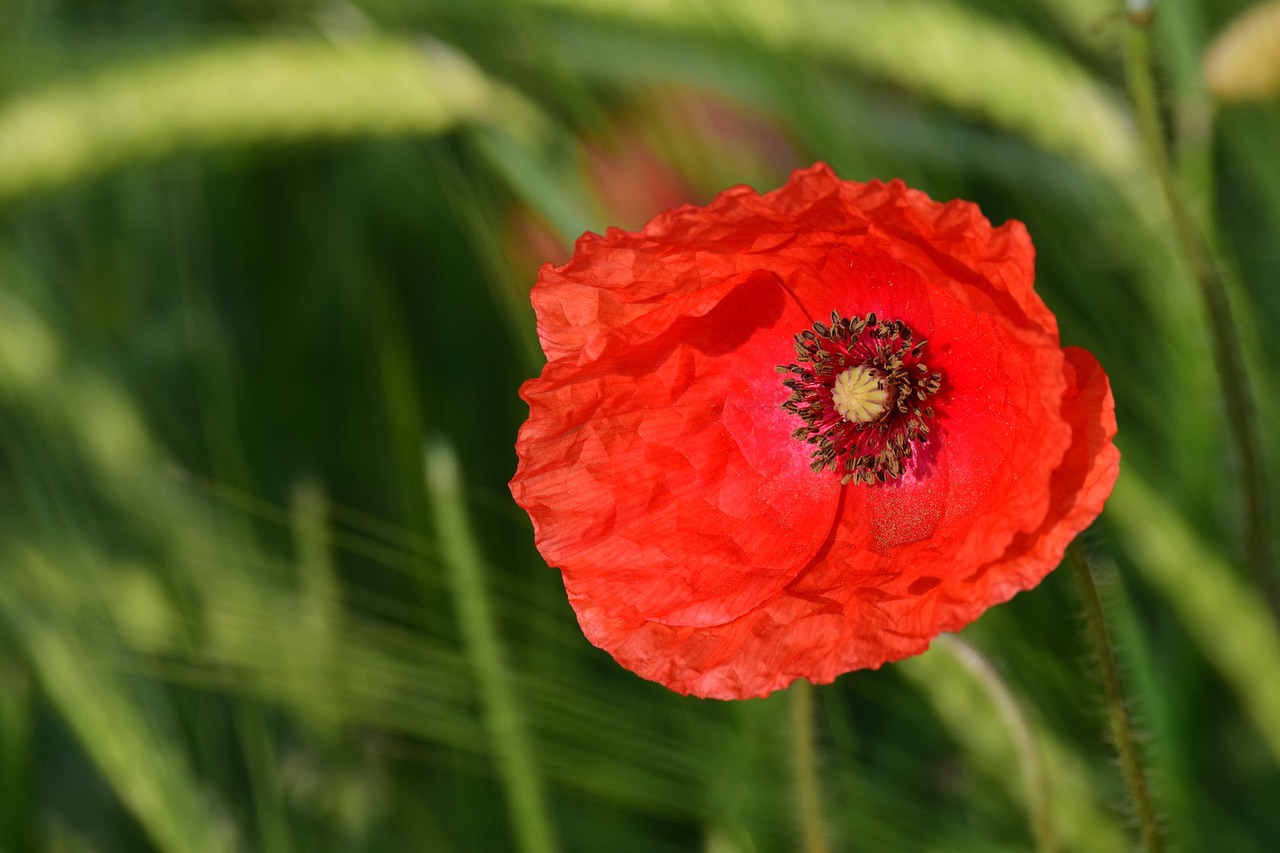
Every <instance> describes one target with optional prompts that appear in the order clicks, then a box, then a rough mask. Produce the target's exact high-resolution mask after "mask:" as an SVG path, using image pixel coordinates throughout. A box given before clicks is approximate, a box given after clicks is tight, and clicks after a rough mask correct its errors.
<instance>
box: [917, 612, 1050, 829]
mask: <svg viewBox="0 0 1280 853" xmlns="http://www.w3.org/2000/svg"><path fill="white" fill-rule="evenodd" d="M934 645H936V646H941V647H943V648H944V649H946V650H947V651H948V652H950V653H951V655H952V656H953V657H954V658H955V659H956V661H958V662H959V663H960V665H961V666H963V667H964V668H965V669H966V670H967V671H968V672H969V674H970V675H972V676H973V677H974V679H975V680H977V682H978V683H979V684H981V685H982V687H983V689H984V690H986V692H987V696H988V697H990V699H991V701H992V702H993V703H994V704H995V706H996V710H997V712H998V713H999V714H1000V717H1001V719H1002V720H1003V721H1004V724H1005V726H1006V727H1007V728H1008V730H1009V733H1010V734H1011V735H1012V737H1013V743H1014V747H1015V748H1016V749H1017V751H1018V758H1019V760H1020V761H1021V764H1022V778H1023V784H1024V785H1025V786H1026V791H1027V811H1028V812H1030V815H1031V831H1032V834H1033V835H1034V836H1035V839H1036V853H1054V851H1056V850H1057V849H1058V845H1057V842H1056V841H1055V840H1054V831H1053V809H1052V808H1051V803H1052V798H1051V793H1050V790H1049V777H1048V775H1047V774H1046V773H1045V770H1044V761H1043V760H1041V757H1040V748H1039V746H1038V745H1037V744H1036V737H1035V734H1034V733H1033V732H1032V731H1031V724H1030V723H1029V722H1028V721H1027V715H1026V714H1025V713H1024V712H1023V710H1022V705H1021V703H1019V701H1018V698H1017V697H1016V696H1014V695H1013V691H1012V690H1010V689H1009V685H1007V684H1006V683H1005V681H1004V679H1003V678H1001V677H1000V673H999V672H997V671H996V668H995V667H994V666H992V665H991V662H990V661H989V660H987V658H986V657H984V656H983V655H982V653H981V652H979V651H978V650H977V649H975V648H974V647H973V646H971V645H969V644H968V643H966V642H965V641H964V640H962V639H960V637H959V636H957V635H956V634H943V635H942V636H940V637H938V639H937V640H935V641H934Z"/></svg>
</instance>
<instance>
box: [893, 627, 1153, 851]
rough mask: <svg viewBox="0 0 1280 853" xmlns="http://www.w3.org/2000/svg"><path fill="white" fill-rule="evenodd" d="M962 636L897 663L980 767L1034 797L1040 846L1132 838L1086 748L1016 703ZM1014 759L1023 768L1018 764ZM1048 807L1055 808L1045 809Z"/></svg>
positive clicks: (1100, 845) (1104, 844)
mask: <svg viewBox="0 0 1280 853" xmlns="http://www.w3.org/2000/svg"><path fill="white" fill-rule="evenodd" d="M957 642H958V641H957V640H956V639H954V638H945V637H944V638H943V639H942V640H941V641H940V642H938V643H935V648H934V649H932V650H930V651H929V652H927V653H925V654H923V655H920V656H918V657H914V658H908V659H906V660H903V661H899V662H898V663H897V664H895V666H896V667H897V668H898V669H899V670H900V671H901V672H902V673H903V674H904V675H906V676H907V677H908V678H909V679H910V680H911V682H912V683H913V684H915V686H916V688H917V689H919V690H920V691H921V692H922V693H923V694H924V695H925V696H926V697H927V698H928V700H929V702H930V704H931V705H932V706H933V708H934V710H935V712H936V713H937V714H938V715H939V717H940V718H941V719H942V721H943V723H944V724H945V725H946V726H947V729H948V730H949V731H950V732H951V734H952V736H953V737H955V738H956V740H957V742H958V743H960V745H961V746H962V747H964V748H965V750H966V751H967V753H968V755H969V760H970V761H971V762H972V764H973V766H974V768H975V769H977V770H979V771H980V772H983V773H984V774H986V775H987V776H988V777H989V778H990V779H991V780H992V781H994V782H995V783H997V784H999V785H1000V786H1002V787H1004V788H1005V790H1006V791H1007V793H1008V795H1009V796H1010V798H1011V799H1013V800H1014V801H1015V802H1016V801H1021V802H1023V803H1025V804H1026V808H1027V810H1028V814H1029V815H1030V817H1031V823H1032V825H1033V827H1034V829H1033V831H1032V833H1031V834H1032V836H1033V837H1035V838H1036V840H1037V844H1038V845H1039V846H1038V849H1063V850H1119V849H1124V848H1125V847H1126V846H1128V843H1129V842H1128V840H1127V839H1126V837H1125V833H1124V831H1123V830H1122V829H1121V827H1120V824H1119V823H1118V822H1117V821H1116V820H1114V819H1113V818H1112V817H1111V816H1109V815H1108V814H1107V810H1106V805H1105V804H1104V803H1102V802H1100V800H1099V794H1098V792H1097V791H1096V790H1095V789H1094V785H1093V780H1092V778H1091V776H1090V773H1089V770H1088V768H1087V766H1086V764H1085V763H1084V761H1083V760H1082V758H1081V756H1080V755H1079V754H1078V753H1076V752H1075V751H1073V749H1072V747H1071V745H1069V744H1067V743H1065V742H1063V741H1062V740H1060V739H1059V738H1057V737H1055V736H1054V735H1053V733H1051V732H1049V731H1048V730H1046V729H1044V728H1043V727H1042V726H1040V725H1038V724H1037V723H1036V722H1035V721H1034V719H1033V718H1031V717H1029V716H1027V714H1026V713H1025V712H1023V711H1022V710H1021V709H1020V708H1018V709H1017V710H1011V708H1010V703H1016V699H1015V698H1014V697H1013V695H1012V694H1011V693H1010V692H1009V690H1008V687H1007V686H1006V685H1004V684H1003V682H1002V681H993V680H992V679H991V676H992V675H993V674H994V672H993V671H992V670H990V669H989V664H986V665H982V664H978V665H976V666H975V665H974V662H973V661H972V660H971V659H970V660H966V659H965V658H964V655H966V652H965V651H962V650H961V649H960V648H959V647H958V646H957V645H956V643H957ZM966 647H967V646H966ZM1024 727H1025V728H1024ZM1037 765H1039V769H1037ZM1013 767H1019V768H1021V773H1020V774H1015V773H1012V772H1010V768H1013ZM1041 774H1043V776H1042V777H1041ZM1046 788H1047V790H1048V795H1047V797H1046V796H1045V789H1046ZM1038 801H1039V802H1038ZM1046 807H1047V809H1048V814H1047V815H1045V814H1042V812H1043V810H1044V809H1045V808H1046ZM1050 822H1051V823H1052V826H1053V830H1052V835H1053V837H1054V838H1056V839H1057V840H1056V842H1055V843H1051V844H1046V841H1045V840H1044V839H1045V838H1046V837H1047V836H1049V835H1050V831H1049V830H1048V828H1047V827H1045V826H1044V825H1045V824H1047V823H1050Z"/></svg>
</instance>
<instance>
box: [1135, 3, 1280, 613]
mask: <svg viewBox="0 0 1280 853" xmlns="http://www.w3.org/2000/svg"><path fill="white" fill-rule="evenodd" d="M1151 20H1152V4H1151V3H1147V2H1142V3H1131V8H1130V13H1129V21H1130V24H1131V26H1130V27H1129V38H1128V43H1127V44H1128V47H1127V51H1126V56H1125V70H1126V76H1127V79H1128V88H1129V97H1130V99H1131V100H1132V101H1133V110H1134V115H1135V117H1136V119H1137V122H1138V131H1139V133H1140V134H1141V136H1142V139H1143V142H1144V143H1145V145H1146V147H1147V152H1148V156H1150V158H1151V162H1152V164H1153V165H1154V166H1155V170H1156V174H1157V176H1158V177H1159V180H1160V186H1161V189H1162V190H1163V192H1164V197H1165V201H1166V203H1167V204H1168V206H1169V214H1170V217H1171V219H1172V222H1173V228H1174V235H1175V237H1176V239H1177V245H1178V248H1179V249H1180V250H1181V252H1182V255H1183V258H1184V260H1185V261H1186V263H1187V265H1188V267H1189V268H1190V270H1191V273H1192V276H1193V277H1194V278H1195V281H1196V284H1197V285H1198V287H1199V289H1200V295H1201V297H1202V298H1203V300H1204V305H1205V310H1206V312H1207V313H1208V318H1209V331H1210V337H1211V339H1212V341H1213V355H1214V364H1215V366H1216V367H1217V371H1218V381H1219V383H1220V384H1221V386H1222V394H1223V397H1224V398H1225V403H1226V409H1227V412H1226V414H1227V425H1228V429H1229V430H1230V433H1231V438H1232V442H1233V443H1234V445H1235V450H1236V455H1237V458H1238V461H1239V468H1240V471H1239V476H1240V493H1241V497H1242V502H1243V507H1242V509H1243V513H1242V514H1243V516H1244V518H1243V521H1244V544H1245V557H1246V561H1247V563H1248V566H1249V570H1250V572H1251V573H1252V574H1253V578H1254V582H1255V583H1256V584H1257V585H1258V588H1259V589H1260V590H1261V592H1262V594H1263V597H1264V598H1265V600H1266V602H1267V604H1268V606H1269V607H1270V609H1271V616H1272V618H1273V619H1274V620H1275V621H1276V624H1277V625H1278V626H1280V587H1277V584H1276V581H1275V578H1274V577H1273V575H1272V567H1271V553H1270V550H1271V543H1270V536H1269V531H1268V527H1269V524H1270V509H1269V507H1268V495H1267V480H1266V471H1265V467H1264V461H1263V458H1262V441H1261V438H1260V436H1259V433H1258V421H1257V415H1256V413H1255V410H1254V405H1253V397H1252V394H1251V392H1250V390H1249V377H1248V372H1247V370H1246V367H1245V359H1244V353H1243V351H1242V350H1241V347H1240V336H1239V333H1238V331H1237V329H1236V324H1235V320H1234V319H1233V318H1232V315H1231V303H1230V300H1229V298H1228V296H1227V287H1226V283H1225V281H1224V279H1223V275H1222V271H1221V270H1220V269H1219V267H1218V265H1217V264H1216V263H1215V261H1214V258H1213V256H1212V254H1211V253H1210V251H1209V240H1208V237H1207V236H1206V234H1205V233H1204V231H1203V230H1202V229H1201V227H1200V226H1199V225H1198V224H1197V222H1196V220H1195V218H1194V217H1193V216H1192V214H1191V210H1190V207H1189V206H1188V204H1187V201H1186V199H1185V197H1184V196H1183V193H1182V189H1181V186H1180V185H1179V184H1178V181H1177V179H1176V178H1175V177H1174V173H1173V166H1172V163H1171V158H1170V153H1169V150H1168V147H1167V142H1166V138H1165V135H1164V131H1163V128H1162V127H1161V124H1160V113H1159V104H1158V101H1157V98H1156V86H1155V79H1154V77H1153V75H1152V71H1151Z"/></svg>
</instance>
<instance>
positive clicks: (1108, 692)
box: [1067, 544, 1165, 853]
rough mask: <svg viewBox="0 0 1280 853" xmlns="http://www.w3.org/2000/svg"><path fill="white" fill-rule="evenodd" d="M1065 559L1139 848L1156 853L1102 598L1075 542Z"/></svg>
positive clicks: (1158, 838)
mask: <svg viewBox="0 0 1280 853" xmlns="http://www.w3.org/2000/svg"><path fill="white" fill-rule="evenodd" d="M1067 562H1068V563H1070V564H1071V571H1072V574H1074V575H1075V577H1076V584H1077V586H1079V587H1080V600H1081V602H1082V603H1083V605H1084V620H1085V630H1086V632H1087V633H1088V635H1089V645H1091V646H1092V647H1093V653H1094V656H1095V657H1096V658H1097V659H1098V673H1099V675H1100V676H1101V678H1102V691H1103V697H1104V700H1105V702H1106V708H1107V722H1108V724H1109V725H1110V728H1111V739H1112V741H1113V742H1114V744H1115V748H1116V753H1117V754H1118V756H1119V758H1120V768H1121V770H1122V771H1123V772H1124V781H1125V784H1126V785H1127V786H1128V788H1129V797H1130V799H1131V800H1132V801H1133V811H1134V815H1135V816H1136V818H1137V821H1138V827H1139V828H1140V829H1141V831H1142V849H1143V850H1145V851H1146V853H1159V851H1163V850H1164V849H1165V848H1164V838H1163V836H1162V835H1161V834H1160V825H1159V822H1158V821H1157V820H1156V812H1155V808H1154V807H1153V805H1152V803H1151V790H1150V786H1149V785H1148V783H1147V775H1146V771H1145V770H1144V769H1143V766H1142V759H1141V757H1140V756H1139V754H1138V742H1137V739H1136V738H1135V737H1134V734H1133V724H1132V722H1131V721H1130V719H1129V709H1128V707H1126V705H1125V699H1124V685H1123V684H1122V683H1121V681H1120V672H1119V670H1118V669H1117V667H1116V658H1115V654H1114V653H1113V651H1112V648H1111V638H1110V637H1109V636H1108V634H1107V623H1106V618H1105V616H1104V615H1103V612H1102V599H1101V598H1099V596H1098V587H1097V585H1096V584H1095V583H1094V580H1093V570H1092V569H1090V568H1089V561H1088V560H1087V559H1085V556H1084V554H1083V553H1082V552H1081V551H1080V546H1079V545H1076V544H1072V545H1071V547H1070V548H1068V549H1067Z"/></svg>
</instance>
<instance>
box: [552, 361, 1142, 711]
mask: <svg viewBox="0 0 1280 853" xmlns="http://www.w3.org/2000/svg"><path fill="white" fill-rule="evenodd" d="M1065 352H1066V355H1067V358H1066V361H1065V363H1064V365H1063V379H1064V381H1065V384H1066V392H1065V394H1064V396H1063V398H1062V401H1061V416H1062V418H1063V420H1064V421H1066V422H1067V423H1068V424H1070V426H1071V444H1070V446H1069V447H1068V449H1067V452H1066V453H1065V454H1064V455H1063V457H1062V459H1061V461H1060V463H1059V464H1058V466H1057V467H1056V468H1055V469H1054V470H1053V471H1052V472H1051V475H1050V477H1051V481H1052V486H1053V493H1054V498H1053V500H1052V501H1051V505H1050V507H1049V511H1048V513H1047V514H1046V515H1045V516H1044V517H1043V519H1041V520H1040V522H1039V523H1038V524H1037V525H1036V526H1034V527H1032V528H1028V529H1025V530H1023V531H1020V533H1019V535H1018V536H1016V537H1015V539H1014V541H1012V542H1011V543H1010V544H1009V546H1008V547H1007V548H1006V550H1005V552H1004V553H1003V554H1001V555H1000V556H999V557H998V558H997V559H996V560H994V561H992V562H990V563H986V564H983V565H981V566H978V567H976V568H975V567H974V566H972V565H970V566H969V569H970V573H969V575H968V576H967V577H960V576H958V575H953V576H949V577H945V578H938V579H936V582H935V579H934V578H932V577H930V576H919V577H915V578H914V580H910V581H908V580H907V579H906V577H900V578H899V580H898V581H897V582H896V583H889V584H886V583H884V582H883V579H884V578H885V577H889V576H893V575H897V574H900V573H901V572H903V571H904V567H903V566H902V564H901V563H900V562H899V561H898V560H896V559H894V555H893V554H886V555H876V554H873V553H870V552H867V553H863V554H860V555H858V559H860V560H861V561H862V571H860V572H859V573H858V574H856V575H850V574H848V572H847V568H846V567H842V566H840V565H838V563H837V561H836V560H835V559H834V553H835V552H836V551H837V550H838V549H839V548H840V540H839V538H837V539H836V540H835V541H834V542H833V544H832V546H831V548H830V551H829V552H828V553H826V554H825V555H823V556H822V558H821V560H820V561H819V568H817V569H815V570H814V571H811V572H807V573H805V574H804V575H803V576H802V577H801V578H800V579H799V580H798V581H797V582H796V583H794V584H792V585H790V586H788V587H787V588H786V589H785V590H784V591H783V592H782V593H781V594H779V595H777V596H774V597H772V598H770V599H769V600H768V601H767V602H765V603H764V604H763V605H762V606H761V607H759V608H757V609H756V610H754V611H752V612H751V613H748V614H746V615H744V616H743V617H742V618H740V619H738V620H735V621H734V622H732V623H728V624H725V625H718V626H715V627H714V628H710V629H698V630H693V629H689V628H678V627H672V626H669V625H661V624H658V623H653V622H641V623H635V622H629V621H627V620H625V619H621V618H618V617H617V616H616V615H614V614H610V613H608V612H606V611H604V610H603V609H602V608H600V607H599V606H598V605H597V603H596V602H593V601H590V600H584V599H581V598H575V597H573V596H572V595H571V599H572V600H573V604H574V607H575V608H576V609H577V611H578V618H579V622H580V623H581V624H582V625H583V628H584V630H585V631H586V632H587V636H588V638H589V639H591V640H592V641H593V642H595V643H597V644H598V645H602V646H604V647H605V648H607V649H608V650H609V651H610V653H611V654H612V655H613V656H614V657H615V658H616V659H617V660H618V662H619V663H621V664H622V665H623V666H626V667H627V668H629V669H632V670H633V671H635V672H637V673H639V674H640V675H642V676H644V677H646V678H650V679H652V680H654V681H658V682H660V683H662V684H664V685H666V686H667V687H670V688H671V689H673V690H676V691H678V692H681V693H689V694H693V695H697V696H704V697H714V698H719V699H740V698H748V697H755V696H765V695H768V694H769V693H770V692H772V691H774V690H777V689H779V688H782V687H785V686H786V685H788V684H790V683H791V682H792V681H794V680H795V679H797V678H807V679H809V680H810V681H813V682H815V683H826V682H829V681H832V680H834V679H835V678H836V677H837V676H839V675H841V674H842V673H845V672H848V671H850V670H854V669H862V668H874V667H878V666H880V665H882V664H884V663H887V662H889V661H893V660H898V659H901V658H903V657H908V656H910V655H913V654H918V653H920V652H922V651H924V650H925V649H926V648H928V646H929V642H930V640H932V638H933V637H935V636H937V635H938V634H939V633H941V632H943V631H952V630H956V629H958V628H961V627H963V626H964V625H967V624H969V623H970V622H972V621H973V620H974V619H976V618H977V617H978V616H979V615H980V614H981V613H982V612H983V611H984V610H986V609H987V608H988V607H991V606H993V605H995V604H999V603H1001V602H1004V601H1006V600H1008V599H1009V598H1010V597H1012V596H1013V595H1014V594H1015V593H1017V592H1019V591H1021V590H1024V589H1029V588H1031V587H1033V586H1035V585H1036V584H1037V583H1039V582H1040V581H1041V580H1042V579H1043V578H1044V576H1045V575H1046V574H1048V573H1049V572H1050V571H1051V570H1052V569H1053V568H1055V567H1056V566H1057V565H1058V563H1059V562H1060V561H1061V559H1062V554H1063V552H1064V550H1065V549H1066V546H1067V544H1068V543H1069V542H1070V541H1071V540H1072V539H1073V538H1074V537H1075V536H1076V535H1077V534H1078V533H1080V531H1082V530H1083V529H1084V528H1085V527H1087V526H1088V525H1089V523H1090V522H1092V521H1093V519H1094V518H1096V517H1097V515H1098V513H1099V512H1101V511H1102V505H1103V503H1104V502H1105V500H1106V499H1107V497H1108V495H1110V493H1111V489H1112V486H1113V485H1114V483H1115V479H1116V476H1117V474H1118V472H1119V452H1118V451H1117V450H1116V448H1115V446H1114V445H1113V444H1112V440H1113V438H1114V436H1115V431H1116V422H1115V411H1114V403H1113V401H1112V398H1111V390H1110V387H1109V386H1108V383H1107V379H1106V375H1105V374H1104V373H1103V372H1102V370H1101V368H1100V367H1099V366H1098V364H1097V362H1096V361H1095V360H1094V359H1093V357H1092V356H1090V355H1089V354H1088V353H1086V352H1084V351H1083V350H1078V349H1067V350H1066V351H1065ZM854 493H855V490H854V489H846V495H851V494H854ZM877 569H878V570H879V571H877Z"/></svg>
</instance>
